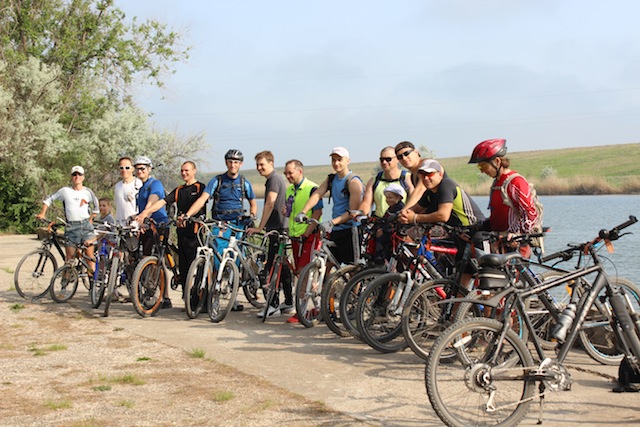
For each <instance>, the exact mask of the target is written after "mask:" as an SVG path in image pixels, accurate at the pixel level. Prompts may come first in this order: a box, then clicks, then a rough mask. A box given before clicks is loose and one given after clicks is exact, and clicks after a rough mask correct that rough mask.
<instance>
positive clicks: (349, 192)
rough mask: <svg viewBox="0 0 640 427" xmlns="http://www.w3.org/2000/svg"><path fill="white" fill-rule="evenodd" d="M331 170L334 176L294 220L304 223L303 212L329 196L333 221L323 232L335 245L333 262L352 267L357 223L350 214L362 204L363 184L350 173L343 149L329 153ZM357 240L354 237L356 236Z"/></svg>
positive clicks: (346, 156) (326, 180) (347, 155)
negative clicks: (329, 232)
mask: <svg viewBox="0 0 640 427" xmlns="http://www.w3.org/2000/svg"><path fill="white" fill-rule="evenodd" d="M330 156H331V166H332V167H333V170H334V171H335V172H336V173H334V174H330V175H329V176H328V177H327V179H325V180H324V182H323V183H322V184H320V186H319V187H318V190H317V191H315V192H314V193H313V194H312V195H311V196H310V197H309V200H308V201H307V203H305V205H304V206H303V207H302V209H301V210H300V211H301V213H300V214H298V215H297V216H296V218H295V220H296V221H298V222H303V221H304V218H305V216H306V215H305V214H304V212H307V211H309V210H310V209H311V208H313V207H314V206H315V205H316V204H317V203H318V202H319V201H320V200H321V199H322V198H323V197H324V195H325V194H326V193H327V191H328V192H329V193H330V197H331V203H332V204H333V210H332V215H331V216H332V219H331V220H329V221H325V222H323V223H322V225H323V227H324V228H325V229H329V230H332V231H331V237H330V239H331V241H333V242H335V243H336V245H335V246H334V247H332V248H331V251H332V252H333V254H334V255H335V257H336V259H337V260H338V261H339V262H341V263H345V264H348V263H351V262H353V261H354V249H355V248H354V245H353V242H354V240H355V241H357V238H355V239H354V234H353V233H356V234H357V227H358V226H359V225H360V223H359V222H357V221H356V220H354V219H352V218H351V213H350V211H352V210H357V209H358V207H359V206H360V203H361V202H362V196H363V193H364V184H363V183H362V180H361V179H360V177H359V176H357V175H355V174H354V173H353V172H352V171H351V170H350V169H349V163H350V162H351V160H350V159H349V151H348V150H347V149H346V148H344V147H336V148H334V149H333V150H332V151H331V154H330ZM356 237H357V235H356Z"/></svg>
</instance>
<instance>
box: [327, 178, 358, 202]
mask: <svg viewBox="0 0 640 427" xmlns="http://www.w3.org/2000/svg"><path fill="white" fill-rule="evenodd" d="M335 177H336V174H335V173H330V174H329V175H327V183H328V184H329V188H328V190H329V201H328V203H331V191H332V189H333V179H334V178H335ZM353 178H358V179H360V177H359V176H357V175H354V174H353V172H349V175H347V182H346V184H344V188H343V189H342V194H343V195H344V196H345V197H346V198H347V199H348V198H349V197H350V196H351V193H349V183H350V182H351V180H352V179H353Z"/></svg>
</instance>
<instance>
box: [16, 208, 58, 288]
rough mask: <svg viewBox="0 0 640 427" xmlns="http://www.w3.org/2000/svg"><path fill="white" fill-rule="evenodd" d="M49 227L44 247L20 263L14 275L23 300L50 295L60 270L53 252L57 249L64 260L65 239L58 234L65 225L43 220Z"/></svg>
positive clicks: (43, 242)
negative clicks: (56, 272)
mask: <svg viewBox="0 0 640 427" xmlns="http://www.w3.org/2000/svg"><path fill="white" fill-rule="evenodd" d="M42 222H43V223H44V224H46V225H47V234H46V236H45V237H44V238H43V239H42V245H41V246H40V248H39V249H35V250H33V251H31V252H29V253H27V254H26V255H25V256H23V257H22V259H21V260H20V261H19V262H18V265H17V266H16V271H15V272H14V273H13V284H14V286H15V288H16V291H17V292H18V294H20V296H21V297H22V298H26V299H29V300H37V299H40V298H42V297H44V296H45V295H47V293H49V286H50V285H51V278H52V277H53V274H54V273H55V271H56V270H57V269H58V260H57V259H56V256H55V255H54V252H52V248H55V249H56V251H57V254H59V255H60V258H61V259H62V260H64V259H65V252H64V249H63V248H62V246H63V244H64V242H65V239H64V236H62V235H61V234H59V233H58V229H59V228H60V227H62V226H64V224H62V223H56V222H49V221H46V220H42Z"/></svg>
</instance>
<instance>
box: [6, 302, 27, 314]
mask: <svg viewBox="0 0 640 427" xmlns="http://www.w3.org/2000/svg"><path fill="white" fill-rule="evenodd" d="M24 308H25V307H24V305H23V304H13V305H12V306H11V307H9V309H10V310H11V311H13V312H15V313H17V312H19V311H20V310H22V309H24Z"/></svg>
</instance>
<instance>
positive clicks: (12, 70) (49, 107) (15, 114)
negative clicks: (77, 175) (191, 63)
mask: <svg viewBox="0 0 640 427" xmlns="http://www.w3.org/2000/svg"><path fill="white" fill-rule="evenodd" d="M125 18H126V17H125V14H124V12H122V11H121V10H120V9H118V8H117V7H115V6H114V1H113V0H9V1H8V2H5V3H4V4H3V5H1V6H0V162H1V163H2V166H3V167H2V172H3V174H2V176H1V177H0V188H9V187H11V186H14V187H16V188H17V187H20V188H22V186H23V185H26V186H27V189H28V190H29V191H26V192H27V193H30V194H38V195H39V196H38V197H36V198H35V199H38V198H39V197H42V196H43V195H45V194H47V193H48V192H50V191H52V190H53V189H55V188H57V187H59V186H61V185H65V184H67V183H68V178H69V176H68V171H69V168H70V167H71V166H72V165H74V164H83V165H85V167H86V168H87V170H88V173H87V175H88V176H87V185H92V186H93V187H92V188H93V189H94V191H96V192H103V191H108V190H110V187H111V185H112V184H113V182H114V181H115V176H114V171H115V163H116V161H117V158H118V157H119V156H121V155H123V154H128V155H131V156H132V157H133V156H135V155H138V154H142V153H145V154H150V153H154V154H155V153H156V152H159V153H160V154H158V155H156V156H155V157H157V158H158V160H157V161H160V162H161V163H163V164H165V165H167V167H172V166H173V167H175V165H176V164H179V162H180V161H181V160H182V159H183V158H190V159H193V158H194V157H195V155H196V154H197V152H198V151H199V150H200V149H202V147H203V144H204V140H203V138H202V136H201V135H199V136H194V137H186V138H181V137H178V136H177V135H175V134H171V133H169V132H161V131H157V130H154V129H152V128H150V126H149V124H148V123H147V115H146V114H145V113H144V112H142V111H140V110H139V109H138V108H136V106H135V103H134V101H133V97H132V95H133V88H134V87H139V86H140V85H142V84H152V85H158V86H162V85H163V83H164V78H165V77H166V76H168V75H170V74H171V73H172V72H173V71H174V68H173V67H174V65H175V64H176V63H178V62H182V61H185V60H186V59H187V58H188V51H189V48H188V47H186V46H184V45H183V38H182V36H181V35H180V34H178V33H176V32H174V31H170V30H168V29H167V27H166V25H165V24H163V23H160V22H157V21H152V20H149V21H145V22H142V23H138V22H137V20H136V18H133V19H132V20H129V21H127V20H126V19H125ZM166 144H169V145H170V146H169V147H167V146H166ZM162 153H166V156H165V155H164V154H162ZM163 156H164V157H163ZM165 157H166V158H165ZM174 170H175V169H174ZM89 171H90V173H89ZM18 184H19V185H18ZM23 190H25V189H24V188H23ZM9 196H10V195H9V194H8V193H7V192H0V216H3V215H5V214H7V211H6V210H7V209H8V206H10V205H11V204H12V203H15V199H12V201H9ZM23 202H24V203H34V202H33V200H32V201H31V202H27V201H26V200H24V201H23ZM35 203H38V201H36V202H35ZM18 211H20V212H23V213H25V212H28V209H18ZM14 214H15V212H14ZM25 215H26V214H25ZM26 219H27V217H26V216H24V215H23V216H22V217H21V220H22V221H25V220H26ZM15 221H18V220H15ZM4 227H5V225H3V224H0V228H4Z"/></svg>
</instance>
